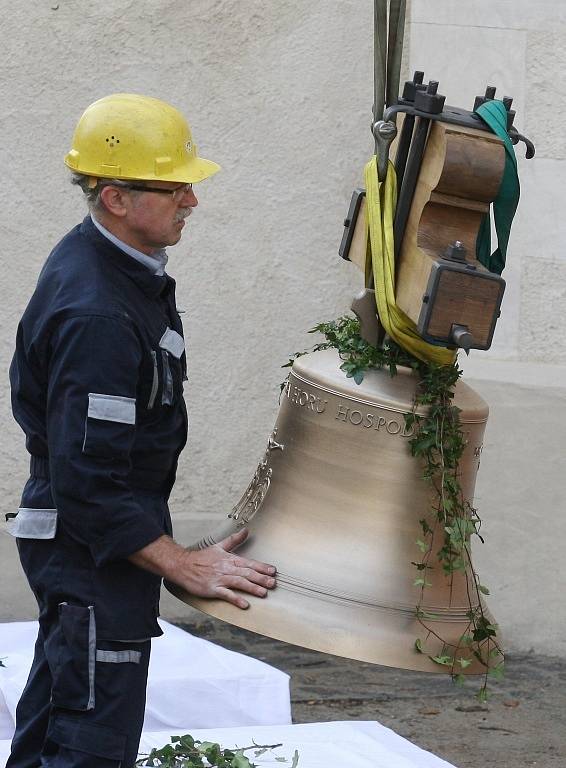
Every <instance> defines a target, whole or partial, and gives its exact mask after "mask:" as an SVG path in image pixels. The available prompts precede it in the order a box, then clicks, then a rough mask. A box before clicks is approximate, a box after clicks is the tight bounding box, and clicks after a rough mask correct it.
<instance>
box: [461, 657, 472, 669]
mask: <svg viewBox="0 0 566 768" xmlns="http://www.w3.org/2000/svg"><path fill="white" fill-rule="evenodd" d="M458 664H459V665H460V666H461V667H462V669H466V668H467V667H470V666H471V664H472V661H471V659H464V658H459V659H458Z"/></svg>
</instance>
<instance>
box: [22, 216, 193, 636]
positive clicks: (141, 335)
mask: <svg viewBox="0 0 566 768" xmlns="http://www.w3.org/2000/svg"><path fill="white" fill-rule="evenodd" d="M182 335H183V331H182V326H181V321H180V318H179V315H178V313H177V310H176V306H175V282H174V280H172V279H171V278H170V277H169V276H168V275H163V276H157V275H155V274H152V273H151V271H150V270H149V269H147V267H145V266H143V265H142V264H140V263H139V262H137V261H136V260H135V259H133V258H132V257H131V256H129V255H127V254H125V253H124V252H123V251H121V250H120V249H119V248H117V247H116V246H114V245H113V244H112V243H111V242H110V241H108V240H107V238H105V237H104V236H103V235H102V234H101V233H100V232H99V231H98V230H97V229H96V227H95V226H94V224H93V223H92V220H91V218H90V216H88V217H87V218H85V220H84V221H83V222H82V224H81V225H79V226H77V227H75V228H74V229H73V230H71V232H69V233H68V234H67V235H66V236H65V237H64V238H63V240H61V242H60V243H59V244H58V245H57V246H56V247H55V249H54V250H53V252H52V253H51V254H50V256H49V258H48V259H47V261H46V263H45V265H44V267H43V269H42V271H41V274H40V276H39V280H38V283H37V287H36V289H35V292H34V294H33V296H32V298H31V300H30V302H29V305H28V307H27V308H26V310H25V312H24V315H23V317H22V320H21V322H20V324H19V326H18V331H17V342H16V351H15V354H14V358H13V361H12V365H11V367H10V382H11V387H12V408H13V412H14V416H15V418H16V420H17V422H18V423H19V424H20V426H21V427H22V429H23V430H24V432H25V435H26V446H27V449H28V451H29V453H30V454H31V456H32V460H31V476H30V479H29V480H28V482H27V484H26V486H25V489H24V492H23V497H22V503H21V509H22V510H23V511H24V512H25V514H26V515H27V516H28V518H29V517H30V516H31V517H32V518H33V512H34V510H38V509H41V510H49V509H53V510H56V517H57V524H56V534H55V535H54V538H51V539H47V538H46V537H44V538H43V539H42V540H36V541H34V539H33V535H31V536H29V537H26V536H25V535H24V537H23V538H18V546H19V549H20V556H21V558H22V563H23V565H24V569H25V570H26V573H27V576H28V578H29V579H30V583H31V585H32V588H33V589H34V591H36V596H37V589H39V587H38V586H37V584H36V585H34V581H35V582H37V583H38V584H39V582H40V583H41V589H43V590H44V592H45V594H43V595H42V600H43V605H42V600H40V608H41V609H42V610H43V609H44V610H45V611H47V612H51V611H53V610H54V609H55V607H56V604H57V603H58V602H61V601H63V600H71V601H72V600H74V601H75V602H77V601H78V602H79V603H80V604H89V605H90V604H94V605H95V610H96V618H97V628H98V634H99V636H101V637H106V638H113V639H122V638H123V639H134V638H141V637H148V636H150V635H157V634H160V629H159V626H158V625H157V622H156V616H157V606H158V594H159V586H160V579H159V578H158V577H156V576H154V575H153V574H150V573H148V572H145V571H143V570H142V569H140V568H137V567H136V566H134V565H132V564H131V563H130V562H129V561H128V560H126V559H125V558H127V557H128V555H130V554H132V553H133V552H136V551H137V550H139V549H141V548H142V547H144V546H146V545H147V544H149V543H151V542H152V541H154V540H155V539H157V538H159V537H160V536H161V535H162V534H163V533H170V532H171V520H170V517H169V511H168V508H167V503H166V500H167V498H168V496H169V493H170V491H171V488H172V486H173V483H174V479H175V472H176V467H177V460H178V456H179V453H180V452H181V450H182V448H183V446H184V445H185V442H186V437H187V416H186V409H185V403H184V400H183V393H182V390H183V380H184V379H185V378H186V356H185V352H184V343H183V340H182ZM22 519H23V518H22ZM34 568H35V569H36V570H37V571H38V572H37V573H36V572H35V571H34ZM40 618H41V617H40Z"/></svg>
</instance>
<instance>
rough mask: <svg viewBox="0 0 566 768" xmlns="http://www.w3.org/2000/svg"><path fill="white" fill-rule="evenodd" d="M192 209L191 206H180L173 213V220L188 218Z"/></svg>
mask: <svg viewBox="0 0 566 768" xmlns="http://www.w3.org/2000/svg"><path fill="white" fill-rule="evenodd" d="M192 212H193V209H192V208H181V209H180V210H178V211H177V213H176V214H175V221H176V222H178V221H183V220H184V219H188V218H189V216H190V215H191V214H192Z"/></svg>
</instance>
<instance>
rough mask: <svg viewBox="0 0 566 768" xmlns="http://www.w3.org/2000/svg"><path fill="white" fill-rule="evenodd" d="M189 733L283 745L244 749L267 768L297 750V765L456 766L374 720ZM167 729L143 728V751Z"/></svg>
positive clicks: (164, 738)
mask: <svg viewBox="0 0 566 768" xmlns="http://www.w3.org/2000/svg"><path fill="white" fill-rule="evenodd" d="M189 732H190V734H191V735H192V736H193V737H194V738H196V739H199V740H200V741H216V742H218V743H219V744H220V745H221V746H222V747H247V746H249V745H250V744H254V743H255V744H282V745H283V746H282V747H280V748H279V749H276V750H274V751H273V752H266V753H265V754H263V755H261V756H260V757H258V758H254V756H253V751H252V752H246V754H247V756H248V757H249V758H250V760H251V761H252V762H255V763H257V765H258V766H262V767H263V766H265V767H266V768H267V767H268V766H269V767H270V768H275V766H278V765H280V766H282V767H283V768H285V766H287V767H289V766H290V765H291V760H292V758H293V753H294V752H295V750H297V752H298V753H299V764H298V768H330V766H344V768H454V766H452V765H451V764H450V763H447V762H446V761H445V760H441V759H440V758H439V757H435V756H434V755H431V754H430V752H425V751H424V750H423V749H420V748H419V747H417V746H415V745H414V744H411V742H410V741H407V739H404V738H403V737H402V736H398V735H397V734H396V733H394V732H393V731H391V730H390V729H389V728H385V727H384V726H383V725H380V724H379V723H376V722H355V721H354V722H337V723H308V724H307V725H273V726H268V725H263V726H256V727H255V728H253V727H249V726H246V727H245V728H214V729H210V730H202V731H198V730H191V731H189ZM183 733H187V731H183ZM169 734H170V732H167V731H166V732H162V733H144V734H143V736H142V741H141V743H140V755H143V754H147V753H148V752H149V751H150V750H151V749H152V747H163V746H165V744H167V743H168V742H169V738H170V736H169ZM176 735H178V736H180V735H182V734H181V733H178V734H176ZM276 757H285V758H286V759H287V762H286V763H283V762H280V761H278V760H276Z"/></svg>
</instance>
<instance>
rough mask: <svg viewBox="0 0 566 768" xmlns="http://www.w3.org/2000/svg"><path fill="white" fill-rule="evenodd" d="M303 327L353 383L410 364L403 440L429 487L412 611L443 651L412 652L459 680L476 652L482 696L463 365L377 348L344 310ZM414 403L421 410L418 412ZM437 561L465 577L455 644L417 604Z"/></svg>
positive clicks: (485, 638)
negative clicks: (332, 352)
mask: <svg viewBox="0 0 566 768" xmlns="http://www.w3.org/2000/svg"><path fill="white" fill-rule="evenodd" d="M309 333H321V334H322V335H323V336H324V337H325V339H326V340H325V341H323V342H321V343H319V344H316V345H315V346H314V347H313V348H312V349H311V350H309V351H315V352H316V351H319V350H323V349H329V348H334V349H336V350H337V351H338V354H339V356H340V359H341V360H342V364H341V366H340V368H341V370H343V371H344V373H345V374H346V376H348V377H350V378H352V379H353V380H354V381H355V382H356V384H361V382H362V381H363V378H364V374H365V372H366V371H368V370H372V369H387V370H388V371H389V373H390V375H391V376H395V375H396V373H397V367H398V366H405V367H408V368H411V369H412V370H413V371H414V372H415V374H416V375H417V377H418V386H417V389H416V394H415V398H414V404H413V409H412V411H411V412H410V413H407V414H405V422H406V425H407V428H409V429H408V431H411V428H412V432H413V434H412V437H411V438H410V439H409V447H410V451H411V454H412V455H413V456H414V457H415V458H416V459H418V460H420V461H421V463H422V466H423V478H424V480H425V482H427V483H428V484H429V485H430V486H431V487H432V489H433V494H432V498H433V503H432V505H431V507H430V508H429V509H428V510H427V511H426V513H425V514H424V516H423V518H422V519H421V520H419V525H420V529H421V536H420V537H419V538H418V539H417V541H416V542H415V544H416V550H417V551H418V553H419V556H418V557H416V558H415V560H414V561H413V563H412V565H413V566H414V567H415V569H416V576H415V580H414V584H415V586H417V587H420V597H419V601H418V603H417V606H416V609H415V615H416V618H417V620H418V621H419V623H420V624H421V625H422V627H423V629H424V630H425V631H426V633H427V636H428V637H434V638H436V641H439V642H440V644H441V648H442V650H441V652H440V653H436V654H433V653H429V652H428V650H427V648H426V643H424V642H423V641H422V640H421V639H417V640H415V652H417V653H426V654H427V655H429V658H430V659H431V660H432V661H433V662H435V663H436V664H439V665H441V666H445V667H446V668H447V669H448V671H449V672H450V674H451V676H452V678H453V679H454V680H455V682H457V683H458V684H462V683H463V682H464V679H465V678H464V674H463V672H464V670H465V669H466V668H467V667H469V666H471V665H472V663H473V659H476V660H477V661H478V662H479V664H480V665H481V667H482V668H483V670H484V675H483V678H482V684H481V687H480V690H479V691H478V693H477V696H478V698H479V699H480V700H481V701H485V700H486V699H487V698H488V695H489V692H488V682H489V679H490V678H492V679H499V678H501V677H503V671H504V654H503V651H502V649H501V647H500V645H499V641H498V636H497V632H498V628H497V626H496V625H494V624H492V623H491V620H490V618H489V616H488V615H487V613H486V612H485V610H484V606H483V603H482V599H481V597H482V595H487V594H489V590H488V588H487V587H485V586H484V585H483V584H481V583H480V580H479V577H478V574H477V573H476V571H475V569H474V566H473V564H472V560H471V554H470V549H471V548H470V542H471V539H472V537H474V536H476V537H478V538H479V539H480V540H481V541H482V542H483V538H482V536H481V535H480V528H481V520H480V517H479V515H478V513H477V510H476V509H474V507H472V506H471V504H470V503H469V502H468V501H467V500H466V499H465V498H464V495H463V492H462V487H461V485H460V479H459V478H460V472H459V467H460V460H461V458H462V455H463V453H464V450H465V448H466V438H465V435H464V433H463V431H462V426H461V423H460V409H459V408H458V407H457V406H455V405H454V403H453V398H454V388H455V386H456V384H457V382H458V380H459V378H460V376H461V375H462V371H461V369H460V368H459V367H458V364H457V362H454V363H453V364H451V365H445V366H441V365H437V364H434V363H426V362H423V361H422V360H419V359H417V358H416V357H414V356H413V355H411V354H410V353H409V352H407V351H406V350H404V349H402V348H401V347H400V346H398V345H397V344H395V343H394V342H393V341H391V340H388V341H386V342H385V343H384V345H383V347H379V348H378V347H374V346H372V345H371V344H369V343H368V342H367V341H365V340H364V339H363V338H362V337H361V336H360V324H359V321H358V320H357V318H354V317H351V316H347V315H345V316H343V317H340V318H338V319H337V320H334V321H332V322H329V323H320V324H319V325H317V326H316V327H315V328H313V329H312V330H311V331H309ZM304 354H308V352H299V353H297V354H295V355H293V357H292V358H290V359H289V362H288V363H286V364H285V365H284V366H283V367H290V366H292V364H293V362H294V361H295V359H296V358H297V357H300V356H302V355H304ZM282 386H284V385H282ZM419 409H420V410H421V414H419V413H417V411H418V410H419ZM423 409H424V415H422V411H423ZM439 537H441V538H439ZM438 542H441V546H440V547H439V546H438ZM434 552H437V558H438V562H435V558H434ZM438 567H440V568H442V570H443V572H444V573H445V574H446V576H447V577H448V578H449V579H453V577H454V574H456V573H463V574H464V575H465V576H466V584H467V597H468V608H469V610H468V611H467V613H466V616H467V619H468V624H467V626H466V628H465V630H464V632H463V633H462V635H461V637H460V638H459V640H458V642H457V644H456V645H454V644H453V643H452V644H451V643H449V642H447V641H446V640H445V639H444V638H442V637H441V636H440V635H439V634H438V633H437V632H436V631H435V629H434V628H433V626H434V625H433V620H434V619H436V618H438V617H436V616H434V615H432V614H429V613H427V612H426V611H425V610H424V608H423V605H424V604H425V595H426V590H427V589H428V588H429V587H430V586H431V584H430V582H429V581H428V579H427V574H428V573H429V572H430V571H432V570H434V569H435V568H438Z"/></svg>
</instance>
